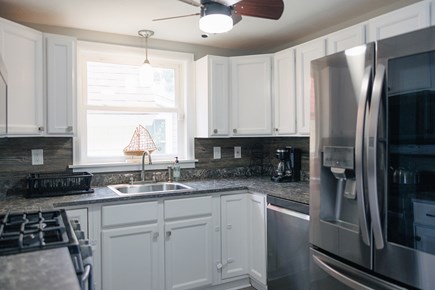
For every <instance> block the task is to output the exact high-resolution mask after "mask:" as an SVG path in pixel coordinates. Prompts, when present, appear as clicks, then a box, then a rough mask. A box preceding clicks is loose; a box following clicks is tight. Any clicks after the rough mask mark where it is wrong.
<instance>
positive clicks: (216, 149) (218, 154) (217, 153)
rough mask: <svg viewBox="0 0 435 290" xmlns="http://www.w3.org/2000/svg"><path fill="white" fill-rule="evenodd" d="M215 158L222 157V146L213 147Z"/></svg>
mask: <svg viewBox="0 0 435 290" xmlns="http://www.w3.org/2000/svg"><path fill="white" fill-rule="evenodd" d="M213 159H221V147H219V146H217V147H213Z"/></svg>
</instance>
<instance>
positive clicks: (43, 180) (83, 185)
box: [26, 172, 94, 197]
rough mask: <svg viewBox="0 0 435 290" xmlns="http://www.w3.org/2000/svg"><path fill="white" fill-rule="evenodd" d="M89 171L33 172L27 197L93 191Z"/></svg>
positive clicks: (29, 177)
mask: <svg viewBox="0 0 435 290" xmlns="http://www.w3.org/2000/svg"><path fill="white" fill-rule="evenodd" d="M92 176H93V175H92V174H91V173H89V172H65V173H31V174H29V176H28V178H27V185H28V187H27V194H26V197H47V196H61V195H73V194H84V193H93V192H94V190H93V189H92V188H91V181H92Z"/></svg>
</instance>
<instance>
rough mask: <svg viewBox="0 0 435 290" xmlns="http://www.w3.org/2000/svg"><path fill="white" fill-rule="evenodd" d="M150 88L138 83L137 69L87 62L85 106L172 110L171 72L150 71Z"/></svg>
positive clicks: (156, 69) (168, 69)
mask: <svg viewBox="0 0 435 290" xmlns="http://www.w3.org/2000/svg"><path fill="white" fill-rule="evenodd" d="M152 71H153V73H152V76H153V82H152V86H146V85H144V84H143V83H141V81H140V75H141V74H140V66H139V65H126V64H113V63H102V62H87V84H88V86H87V88H88V99H87V100H88V102H87V104H88V105H92V106H117V107H120V106H123V107H124V106H130V107H137V106H140V107H147V108H174V107H175V89H176V88H175V69H171V68H159V67H153V68H152Z"/></svg>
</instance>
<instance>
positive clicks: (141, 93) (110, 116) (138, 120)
mask: <svg viewBox="0 0 435 290" xmlns="http://www.w3.org/2000/svg"><path fill="white" fill-rule="evenodd" d="M144 57H145V55H144V49H141V48H133V47H124V46H115V45H107V44H96V43H89V42H79V43H78V85H79V86H78V87H79V90H78V96H79V97H78V105H77V111H78V112H77V113H78V114H77V116H78V120H77V121H78V122H77V123H78V133H77V138H75V143H74V144H75V146H74V161H75V164H95V163H110V162H125V161H126V160H128V159H129V158H131V157H128V156H125V155H124V153H123V149H124V148H125V147H127V146H128V145H129V143H130V140H131V138H132V136H133V133H134V131H135V129H136V127H137V126H139V125H142V126H143V127H145V128H146V129H147V130H148V132H149V133H150V135H151V136H152V138H153V140H154V142H155V143H156V146H157V148H158V149H157V150H156V151H154V152H153V153H152V157H153V161H154V160H160V161H165V160H167V161H173V160H174V157H175V156H178V157H179V158H180V159H188V158H191V156H192V155H193V154H192V153H191V152H192V151H193V148H188V143H187V140H189V138H191V137H190V135H189V134H190V131H189V130H188V128H189V126H188V124H189V123H190V120H189V118H187V117H186V116H188V115H189V114H188V112H189V108H190V107H189V104H191V103H193V102H189V97H191V94H189V85H188V80H189V79H190V77H191V74H189V72H190V67H191V66H192V60H193V58H192V55H190V54H185V53H173V52H163V51H150V54H149V59H150V62H151V64H152V66H153V71H152V82H151V84H150V83H147V82H145V83H144V82H142V81H141V77H140V76H141V71H140V66H141V64H142V63H143V60H144Z"/></svg>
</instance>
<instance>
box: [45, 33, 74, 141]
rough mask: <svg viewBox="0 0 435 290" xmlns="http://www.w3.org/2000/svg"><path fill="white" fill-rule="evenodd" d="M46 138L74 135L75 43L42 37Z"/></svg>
mask: <svg viewBox="0 0 435 290" xmlns="http://www.w3.org/2000/svg"><path fill="white" fill-rule="evenodd" d="M44 41H45V61H46V62H45V63H46V68H45V73H46V74H45V77H46V114H45V116H46V124H47V134H48V135H73V128H74V119H75V118H74V116H75V114H76V110H75V107H76V105H75V102H76V88H77V85H76V39H75V38H74V37H68V36H62V35H55V34H44Z"/></svg>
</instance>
